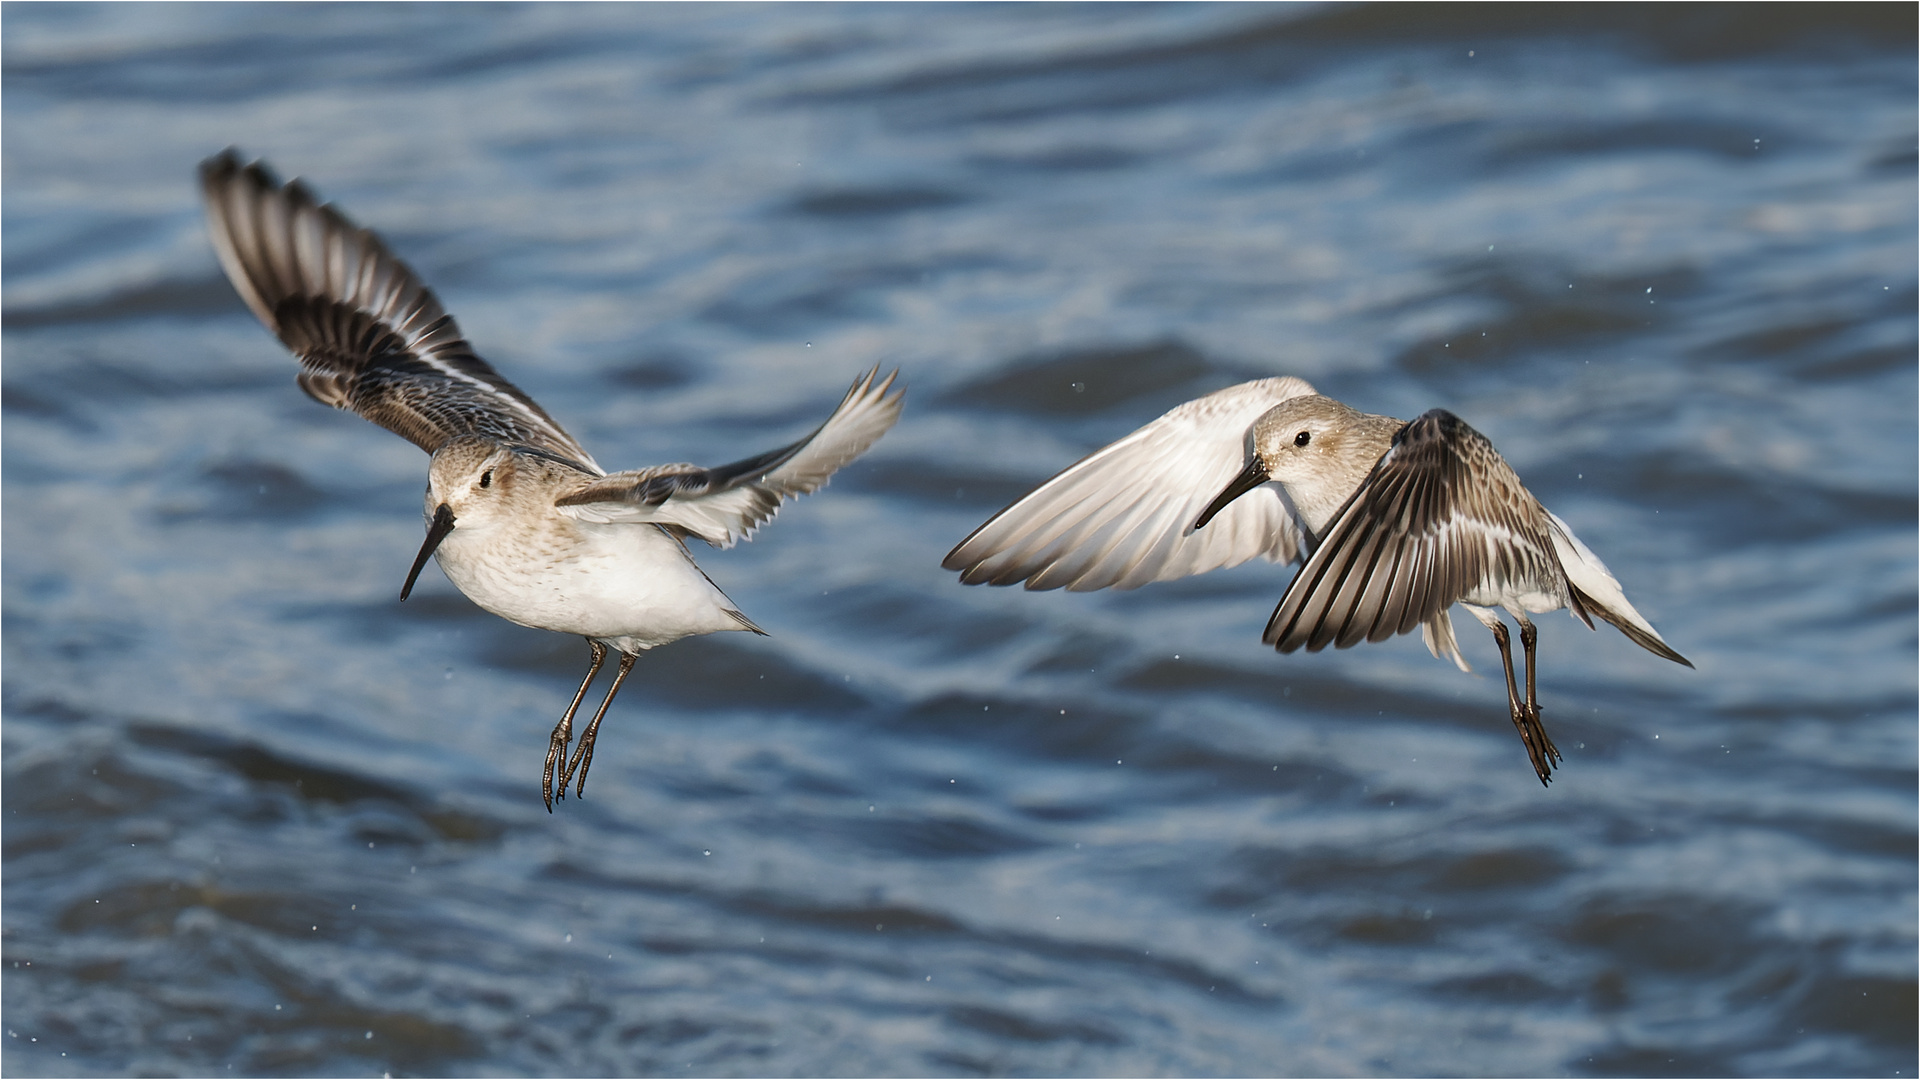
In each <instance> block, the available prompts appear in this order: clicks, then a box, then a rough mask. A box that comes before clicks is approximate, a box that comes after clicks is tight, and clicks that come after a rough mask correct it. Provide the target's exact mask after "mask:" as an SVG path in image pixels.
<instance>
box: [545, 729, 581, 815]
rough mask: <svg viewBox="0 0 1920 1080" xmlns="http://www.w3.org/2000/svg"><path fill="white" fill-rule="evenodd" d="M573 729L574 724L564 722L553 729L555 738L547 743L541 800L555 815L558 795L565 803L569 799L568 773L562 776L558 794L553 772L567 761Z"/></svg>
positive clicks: (548, 811)
mask: <svg viewBox="0 0 1920 1080" xmlns="http://www.w3.org/2000/svg"><path fill="white" fill-rule="evenodd" d="M572 728H573V725H572V724H569V723H567V722H565V721H562V722H561V723H560V726H559V727H556V728H554V729H553V738H552V739H551V740H549V741H548V743H547V767H546V771H545V772H543V773H542V774H541V776H540V798H541V799H543V800H545V801H546V804H547V813H549V814H551V813H553V800H554V798H555V796H556V794H557V795H558V797H559V798H560V800H561V801H563V802H564V801H566V798H567V775H566V772H562V773H561V774H560V790H559V791H558V792H557V793H556V792H555V791H554V789H553V770H554V767H555V766H557V765H561V764H562V763H564V762H565V761H566V760H567V744H569V743H571V742H573V731H572Z"/></svg>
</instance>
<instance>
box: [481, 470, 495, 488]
mask: <svg viewBox="0 0 1920 1080" xmlns="http://www.w3.org/2000/svg"><path fill="white" fill-rule="evenodd" d="M480 486H481V487H492V486H493V470H492V469H488V470H487V471H486V472H483V473H481V474H480Z"/></svg>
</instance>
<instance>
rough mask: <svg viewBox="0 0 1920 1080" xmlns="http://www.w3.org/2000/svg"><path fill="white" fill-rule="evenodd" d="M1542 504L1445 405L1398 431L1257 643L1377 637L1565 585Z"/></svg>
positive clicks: (1315, 647)
mask: <svg viewBox="0 0 1920 1080" xmlns="http://www.w3.org/2000/svg"><path fill="white" fill-rule="evenodd" d="M1544 517H1545V514H1544V511H1541V510H1540V509H1539V505H1538V504H1537V503H1536V502H1534V500H1533V496H1532V495H1530V494H1528V493H1527V490H1526V489H1525V488H1524V487H1522V486H1521V484H1520V480H1519V478H1518V477H1516V476H1515V475H1514V474H1513V470H1512V469H1511V468H1509V467H1508V466H1507V464H1506V462H1505V461H1504V460H1502V459H1501V457H1500V455H1499V453H1498V452H1497V451H1495V450H1494V448H1493V444H1492V443H1490V442H1488V441H1487V439H1486V437H1485V436H1483V435H1481V434H1480V433H1479V432H1477V431H1475V430H1473V429H1472V428H1471V427H1468V426H1467V424H1466V423H1465V422H1463V421H1462V420H1461V419H1460V418H1459V417H1457V416H1454V415H1453V414H1452V413H1449V412H1447V411H1446V410H1444V409H1434V410H1432V411H1430V412H1428V413H1426V414H1424V415H1422V416H1421V417H1420V418H1418V419H1416V420H1413V421H1411V422H1410V423H1408V424H1407V425H1406V426H1404V427H1402V428H1401V429H1400V430H1399V432H1397V433H1396V434H1395V435H1394V437H1393V445H1392V446H1391V447H1390V448H1389V449H1388V450H1387V452H1386V453H1385V454H1383V455H1381V457H1380V460H1379V461H1378V462H1377V463H1375V465H1374V467H1373V470H1372V471H1371V472H1370V473H1368V474H1367V478H1366V479H1365V480H1363V481H1361V483H1360V486H1359V487H1358V488H1356V489H1354V492H1353V494H1352V495H1351V496H1349V497H1348V499H1347V502H1346V505H1344V506H1343V507H1341V509H1340V511H1339V513H1337V514H1335V515H1334V517H1333V521H1332V523H1331V524H1330V525H1328V527H1327V533H1326V536H1325V537H1324V538H1323V539H1322V540H1321V543H1320V546H1319V547H1318V548H1316V549H1315V550H1314V553H1313V555H1312V557H1310V558H1309V559H1308V560H1307V562H1306V565H1305V566H1303V567H1301V568H1300V573H1299V574H1298V575H1296V576H1295V577H1294V579H1293V583H1292V584H1291V585H1289V586H1288V587H1287V592H1286V595H1284V596H1282V597H1281V598H1280V604H1279V606H1278V607H1276V608H1275V609H1274V612H1273V618H1272V619H1271V620H1269V621H1268V623H1267V630H1266V633H1265V635H1264V636H1263V638H1262V640H1264V641H1265V642H1266V643H1267V644H1269V645H1272V646H1274V647H1275V648H1277V649H1279V650H1280V651H1281V652H1293V651H1294V650H1295V649H1298V648H1300V647H1302V646H1305V647H1306V648H1307V649H1308V651H1311V652H1317V651H1319V650H1320V649H1324V648H1326V647H1327V646H1328V645H1333V646H1335V647H1336V648H1342V649H1344V648H1347V647H1349V646H1352V645H1356V644H1359V643H1360V642H1361V641H1384V640H1386V639H1387V638H1389V637H1392V636H1394V635H1396V634H1404V633H1407V632H1409V631H1411V630H1413V629H1414V628H1415V627H1417V626H1419V625H1420V624H1421V623H1423V622H1425V621H1427V620H1428V619H1430V618H1432V617H1434V616H1436V615H1438V614H1439V613H1441V612H1443V611H1445V610H1446V609H1447V608H1449V607H1451V606H1452V605H1453V604H1455V603H1457V602H1459V601H1461V600H1463V599H1465V598H1467V597H1468V596H1470V595H1473V594H1475V593H1476V592H1478V591H1482V590H1483V588H1486V587H1491V588H1495V589H1497V588H1499V587H1501V586H1503V585H1506V584H1513V585H1516V586H1522V587H1527V586H1531V587H1534V588H1540V589H1543V590H1545V591H1553V590H1556V589H1564V587H1565V586H1564V582H1565V573H1564V571H1562V570H1561V569H1560V564H1559V561H1558V559H1557V558H1556V557H1555V555H1554V554H1553V548H1552V544H1551V541H1550V540H1549V539H1548V537H1547V535H1546V532H1545V530H1544V528H1543V526H1542V524H1541V522H1542V521H1543V520H1544Z"/></svg>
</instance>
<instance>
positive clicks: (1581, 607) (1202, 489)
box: [941, 378, 1693, 784]
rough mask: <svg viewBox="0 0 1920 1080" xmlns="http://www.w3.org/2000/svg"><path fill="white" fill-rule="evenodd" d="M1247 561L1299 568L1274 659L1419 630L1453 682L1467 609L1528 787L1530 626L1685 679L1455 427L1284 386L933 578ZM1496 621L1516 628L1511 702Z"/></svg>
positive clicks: (1477, 440)
mask: <svg viewBox="0 0 1920 1080" xmlns="http://www.w3.org/2000/svg"><path fill="white" fill-rule="evenodd" d="M1256 555H1259V556H1264V557H1265V558H1267V559H1269V560H1272V561H1276V562H1282V561H1284V562H1291V561H1294V560H1296V559H1302V558H1304V560H1305V565H1304V566H1302V567H1301V569H1300V572H1299V573H1298V574H1297V575H1295V576H1294V579H1293V582H1292V584H1290V585H1289V586H1288V587H1287V591H1286V593H1285V594H1284V595H1283V596H1282V597H1281V598H1280V604H1279V607H1277V608H1276V609H1275V610H1274V613H1273V618H1272V619H1271V620H1269V621H1268V623H1267V629H1266V633H1265V635H1264V636H1263V638H1262V640H1263V641H1265V642H1266V643H1267V644H1269V645H1273V646H1275V647H1276V648H1278V649H1279V650H1280V651H1281V652H1293V651H1294V650H1296V649H1298V648H1300V647H1301V646H1305V647H1306V648H1307V650H1308V651H1310V652H1317V651H1319V650H1320V649H1323V648H1325V647H1327V646H1328V645H1333V646H1334V647H1336V648H1342V649H1344V648H1347V647H1348V646H1351V645H1355V644H1358V643H1359V642H1361V641H1384V640H1386V639H1387V638H1389V637H1392V636H1393V635H1395V634H1404V633H1407V632H1409V631H1411V630H1412V629H1413V628H1414V627H1416V626H1418V627H1420V629H1421V634H1422V636H1423V637H1424V639H1425V640H1426V644H1427V648H1428V649H1429V650H1431V651H1432V652H1433V654H1434V656H1436V657H1442V658H1446V659H1451V660H1452V661H1453V662H1454V663H1455V664H1458V665H1459V666H1460V669H1461V670H1462V671H1466V670H1470V669H1469V668H1468V666H1467V662H1466V660H1465V659H1464V658H1463V657H1462V656H1461V655H1460V650H1459V647H1458V646H1457V645H1456V643H1455V641H1454V635H1453V617H1452V615H1451V613H1450V612H1449V610H1448V609H1449V608H1451V607H1452V606H1453V605H1454V604H1456V603H1457V604H1460V605H1461V606H1462V607H1465V608H1466V609H1467V611H1469V612H1470V613H1472V615H1473V616H1474V617H1475V618H1477V619H1479V620H1480V622H1481V623H1483V624H1485V625H1486V627H1487V628H1488V629H1489V630H1491V631H1493V639H1494V642H1495V643H1496V644H1498V645H1499V647H1500V660H1501V663H1502V664H1503V665H1504V666H1505V668H1506V676H1507V706H1508V710H1509V712H1510V713H1511V715H1512V718H1513V724H1514V727H1515V728H1517V729H1518V730H1519V732H1520V740H1521V742H1522V743H1524V744H1525V745H1526V748H1527V756H1528V757H1529V758H1530V759H1531V760H1532V762H1533V768H1534V771H1535V772H1536V773H1537V774H1538V775H1539V777H1540V782H1541V783H1542V784H1545V783H1547V782H1548V780H1549V778H1550V777H1551V776H1552V771H1553V766H1554V765H1555V764H1558V763H1559V761H1560V751H1559V750H1558V749H1557V748H1556V747H1555V746H1554V745H1553V740H1551V739H1549V738H1548V737H1547V733H1546V729H1545V728H1544V727H1542V726H1541V721H1540V703H1539V700H1538V698H1537V697H1536V696H1535V691H1534V668H1535V663H1534V645H1535V641H1536V636H1537V635H1536V631H1535V629H1534V625H1533V621H1532V620H1531V619H1529V618H1528V617H1527V616H1528V614H1529V613H1533V614H1539V613H1542V612H1548V611H1557V610H1559V609H1560V608H1563V607H1564V608H1570V609H1572V614H1573V616H1574V617H1575V618H1577V619H1579V620H1581V621H1582V622H1584V623H1586V624H1587V626H1588V627H1589V628H1591V627H1592V626H1593V619H1592V616H1594V615H1598V616H1600V617H1601V618H1602V619H1605V620H1606V621H1608V622H1610V623H1612V624H1613V625H1614V626H1616V627H1618V628H1619V629H1620V632H1621V633H1623V634H1625V635H1626V636H1627V638H1628V639H1629V640H1631V641H1633V642H1634V644H1636V645H1639V646H1641V647H1642V648H1644V649H1646V650H1647V651H1648V652H1651V653H1653V654H1655V655H1656V656H1662V657H1665V658H1666V659H1668V660H1672V661H1674V662H1675V663H1679V664H1685V665H1686V666H1688V667H1692V666H1693V664H1692V663H1690V662H1689V661H1688V660H1687V659H1686V658H1685V657H1683V656H1681V655H1680V654H1679V653H1677V652H1675V651H1674V650H1673V649H1671V648H1669V647H1668V645H1667V643H1666V642H1665V641H1662V640H1661V638H1660V634H1659V633H1658V632H1657V631H1655V630H1654V628H1653V626H1652V625H1651V624H1650V623H1648V622H1647V620H1646V619H1644V618H1642V617H1641V615H1640V613H1639V612H1638V611H1635V610H1634V608H1633V605H1632V604H1630V603H1628V602H1627V598H1626V595H1625V593H1624V592H1622V591H1621V588H1620V583H1619V582H1618V581H1616V580H1614V577H1613V574H1612V573H1611V572H1609V571H1608V570H1607V567H1606V564H1604V563H1602V562H1601V561H1600V559H1599V557H1598V556H1596V555H1595V554H1594V553H1593V552H1592V551H1590V550H1588V548H1587V546H1586V545H1585V544H1583V543H1581V542H1580V538H1579V537H1577V536H1575V535H1573V530H1572V529H1569V528H1568V527H1567V524H1566V522H1564V521H1561V520H1560V519H1559V518H1558V517H1556V516H1554V514H1553V513H1552V512H1551V511H1549V510H1548V509H1547V508H1546V507H1544V506H1541V505H1540V501H1539V500H1538V499H1535V498H1534V497H1533V495H1532V494H1531V493H1530V492H1528V491H1527V489H1526V488H1525V487H1524V486H1522V485H1521V483H1520V478H1519V477H1518V476H1516V475H1514V472H1513V469H1512V468H1511V467H1509V466H1508V465H1507V463H1506V461H1505V460H1503V459H1502V458H1501V457H1500V454H1499V452H1498V451H1496V450H1494V448H1493V444H1492V443H1490V442H1488V441H1487V439H1486V438H1485V437H1484V436H1482V435H1481V434H1480V433H1479V432H1477V431H1475V430H1473V429H1472V428H1471V427H1468V426H1467V425H1466V424H1465V423H1464V422H1462V421H1461V420H1460V418H1459V417H1457V416H1454V415H1453V414H1452V413H1449V412H1447V411H1445V410H1444V409H1434V410H1432V411H1430V412H1427V413H1425V414H1423V415H1422V416H1420V417H1418V418H1417V419H1415V420H1412V421H1403V420H1395V419H1393V418H1392V417H1387V416H1371V415H1368V414H1366V413H1362V412H1358V411H1355V410H1354V409H1351V408H1348V407H1347V406H1345V405H1343V404H1341V403H1340V402H1337V401H1334V400H1333V399H1332V398H1327V397H1321V396H1320V395H1318V394H1316V393H1314V390H1313V387H1311V386H1309V385H1307V383H1306V382H1304V381H1303V380H1300V379H1295V378H1279V379H1260V380H1256V381H1254V382H1248V383H1241V384H1240V385H1238V386H1230V387H1228V388H1226V389H1225V390H1221V391H1218V392H1216V393H1213V394H1209V395H1207V396H1206V397H1203V398H1199V399H1197V400H1194V401H1189V402H1187V403H1186V404H1184V405H1181V406H1179V407H1177V408H1175V409H1173V410H1172V411H1170V412H1168V413H1167V414H1166V415H1165V416H1162V417H1160V418H1159V419H1158V420H1155V421H1153V422H1152V423H1150V424H1148V425H1146V426H1145V427H1143V428H1141V429H1140V430H1138V431H1135V432H1134V433H1133V434H1131V435H1129V436H1127V437H1126V438H1124V439H1121V440H1120V441H1118V442H1116V443H1113V444H1111V445H1109V446H1106V447H1104V448H1102V449H1100V450H1097V451H1095V452H1094V453H1092V454H1089V455H1088V456H1087V457H1085V458H1083V459H1081V460H1080V461H1078V462H1076V463H1075V464H1073V465H1071V466H1069V467H1068V468H1067V469H1065V470H1064V471H1062V472H1061V473H1059V474H1058V475H1057V476H1054V477H1053V478H1052V479H1050V480H1048V481H1047V482H1046V483H1044V484H1042V485H1040V486H1039V487H1038V488H1036V489H1035V490H1034V491H1033V492H1032V493H1030V494H1028V495H1027V496H1026V497H1024V498H1022V499H1020V500H1019V501H1018V502H1015V503H1014V504H1013V505H1011V506H1009V507H1007V508H1006V509H1004V510H1002V511H1000V513H998V514H996V515H994V516H993V517H992V518H991V519H989V520H988V521H987V523H986V524H984V525H982V526H980V528H978V529H976V530H974V533H973V535H971V536H969V537H967V538H966V539H965V540H963V541H961V542H960V544H959V545H958V546H956V547H955V548H954V549H953V550H952V551H951V552H949V553H948V554H947V557H946V560H945V561H944V562H943V563H942V564H941V565H942V566H944V567H945V568H946V569H948V570H958V571H960V580H961V581H962V582H964V583H966V584H968V585H979V584H983V583H984V584H992V585H1011V584H1013V583H1015V582H1019V581H1024V582H1026V587H1027V588H1029V589H1057V588H1062V587H1065V588H1068V589H1073V590H1092V589H1104V588H1107V587H1109V586H1111V587H1114V588H1120V589H1131V588H1136V587H1138V586H1140V585H1144V584H1146V583H1147V582H1149V581H1165V580H1168V579H1171V578H1177V577H1184V576H1186V575H1188V574H1198V573H1203V572H1205V571H1208V570H1215V569H1219V568H1221V567H1226V566H1237V565H1239V564H1240V563H1243V562H1245V561H1247V560H1248V559H1251V558H1253V557H1254V556H1256ZM1496 608H1498V609H1501V610H1504V611H1506V612H1507V614H1509V615H1511V616H1513V618H1514V620H1515V621H1516V622H1518V623H1519V624H1520V643H1521V645H1522V646H1524V647H1525V649H1526V659H1527V673H1526V693H1525V696H1524V698H1523V697H1522V695H1521V692H1520V689H1519V687H1518V686H1517V685H1516V683H1515V680H1514V672H1513V654H1512V652H1511V651H1510V650H1509V645H1508V636H1507V628H1506V624H1505V623H1503V622H1502V621H1501V620H1500V616H1499V614H1498V612H1497V611H1496V610H1495V609H1496Z"/></svg>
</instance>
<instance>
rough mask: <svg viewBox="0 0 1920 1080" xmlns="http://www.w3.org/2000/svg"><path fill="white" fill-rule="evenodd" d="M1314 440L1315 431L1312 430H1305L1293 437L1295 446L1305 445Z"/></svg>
mask: <svg viewBox="0 0 1920 1080" xmlns="http://www.w3.org/2000/svg"><path fill="white" fill-rule="evenodd" d="M1312 441H1313V432H1311V431H1303V432H1301V433H1300V434H1298V435H1295V436H1294V437H1293V445H1295V446H1305V445H1307V444H1308V443H1310V442H1312Z"/></svg>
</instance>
